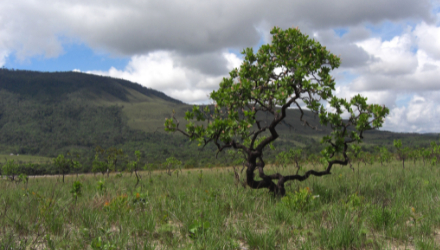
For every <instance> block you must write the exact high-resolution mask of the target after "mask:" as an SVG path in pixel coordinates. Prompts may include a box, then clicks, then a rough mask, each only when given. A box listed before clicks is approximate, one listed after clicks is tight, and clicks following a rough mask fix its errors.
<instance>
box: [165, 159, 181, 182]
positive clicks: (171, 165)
mask: <svg viewBox="0 0 440 250" xmlns="http://www.w3.org/2000/svg"><path fill="white" fill-rule="evenodd" d="M164 165H165V172H166V173H167V174H168V175H169V176H171V175H172V174H173V172H175V171H176V174H177V177H179V171H182V170H181V167H182V162H181V161H179V160H177V159H176V158H174V156H172V157H169V158H167V159H166V161H165V163H164Z"/></svg>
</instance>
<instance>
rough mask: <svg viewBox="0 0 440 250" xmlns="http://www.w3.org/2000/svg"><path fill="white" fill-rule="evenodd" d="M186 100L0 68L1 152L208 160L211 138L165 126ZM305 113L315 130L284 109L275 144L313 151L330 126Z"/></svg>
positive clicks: (417, 140)
mask: <svg viewBox="0 0 440 250" xmlns="http://www.w3.org/2000/svg"><path fill="white" fill-rule="evenodd" d="M189 108H191V107H190V106H189V105H187V104H184V103H182V102H181V101H179V100H175V99H173V98H171V97H168V96H166V95H165V94H164V93H162V92H159V91H156V90H153V89H149V88H145V87H143V86H141V85H139V84H136V83H132V82H129V81H125V80H121V79H114V78H110V77H102V76H96V75H90V74H84V73H78V72H55V73H44V72H33V71H19V70H8V69H0V154H9V153H13V154H26V155H40V156H49V157H55V156H57V155H58V154H60V153H63V154H65V153H67V152H71V153H79V154H80V155H82V156H83V157H86V158H88V159H91V158H92V157H93V155H94V153H95V152H94V149H95V147H96V146H101V147H102V148H109V147H116V148H121V149H123V150H124V151H125V152H127V154H130V155H131V154H133V152H134V151H135V150H141V151H142V153H143V155H144V156H145V157H146V159H148V160H149V161H150V162H162V161H164V159H165V158H167V157H170V156H175V157H178V158H180V159H182V160H185V161H187V162H190V161H191V159H192V161H194V159H198V161H197V162H198V163H203V162H209V161H212V159H213V158H214V153H213V152H214V151H215V149H214V148H213V146H208V147H207V148H205V149H204V150H200V148H199V147H197V145H196V144H194V143H190V142H188V140H187V139H186V138H183V137H182V136H179V135H173V134H166V133H165V132H164V131H163V122H164V119H165V118H166V117H169V116H170V114H171V112H172V111H173V110H175V111H176V114H184V112H185V111H186V110H187V109H189ZM305 116H306V117H307V119H308V120H309V121H311V122H312V124H313V125H315V126H317V130H313V129H310V128H308V127H305V126H303V125H302V124H301V123H300V122H299V119H298V118H299V113H298V112H297V111H296V110H289V114H288V119H286V121H287V122H286V124H284V126H281V127H280V129H281V133H282V134H284V135H286V136H284V137H282V138H280V140H278V141H277V143H276V148H277V150H283V149H288V148H293V147H302V148H305V149H306V150H308V151H312V152H319V150H320V145H319V140H320V138H321V137H322V135H324V134H326V133H328V132H329V130H328V128H326V127H322V126H320V125H319V120H318V118H316V117H315V118H314V117H313V115H312V114H311V113H306V114H305ZM180 119H181V120H183V118H182V117H180ZM259 119H261V120H264V117H260V118H259ZM436 138H437V136H436V135H418V134H412V135H411V134H395V133H391V132H381V131H373V132H370V133H368V134H367V136H366V144H365V146H366V147H367V148H368V147H371V146H374V145H377V144H384V145H388V146H392V145H391V143H392V140H393V139H403V140H404V142H405V140H406V142H405V143H406V145H413V146H414V145H428V144H429V141H430V140H436ZM384 139H386V140H384ZM268 154H269V155H271V154H273V155H275V152H274V153H271V152H268ZM219 161H226V159H223V160H222V158H221V157H220V159H219ZM193 164H195V162H193Z"/></svg>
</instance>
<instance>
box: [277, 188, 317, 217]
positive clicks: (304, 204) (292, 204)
mask: <svg viewBox="0 0 440 250" xmlns="http://www.w3.org/2000/svg"><path fill="white" fill-rule="evenodd" d="M315 198H317V197H314V196H313V195H312V192H311V191H310V189H309V188H308V187H306V188H301V189H300V190H299V191H296V192H295V193H293V194H287V195H286V196H284V197H283V198H281V203H280V204H279V205H280V206H284V207H287V208H289V209H291V210H294V211H308V210H309V209H311V208H312V207H313V205H314V203H313V200H314V199H315Z"/></svg>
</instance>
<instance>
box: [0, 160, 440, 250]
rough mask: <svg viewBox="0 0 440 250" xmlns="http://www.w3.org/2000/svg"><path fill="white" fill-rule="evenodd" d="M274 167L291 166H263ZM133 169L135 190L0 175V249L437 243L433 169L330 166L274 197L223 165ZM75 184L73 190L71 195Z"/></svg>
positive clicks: (93, 179) (127, 182)
mask: <svg viewBox="0 0 440 250" xmlns="http://www.w3.org/2000/svg"><path fill="white" fill-rule="evenodd" d="M308 167H310V166H308ZM317 167H318V166H317ZM275 171H280V172H284V173H287V172H289V171H294V170H291V169H289V168H287V169H283V168H280V169H277V168H275V167H270V168H269V170H268V171H267V172H268V173H269V172H275ZM141 176H142V180H141V182H140V184H139V185H138V186H137V187H135V184H136V179H135V176H134V175H132V176H131V175H130V174H129V173H124V174H123V176H122V177H117V176H116V175H110V177H109V178H107V177H105V176H102V175H100V174H97V175H96V176H93V175H80V176H79V177H78V178H77V177H76V176H68V177H66V182H65V183H64V184H63V183H62V182H61V179H60V178H54V177H52V178H41V177H40V178H33V177H31V178H30V179H29V183H28V184H27V186H26V185H25V184H23V183H13V182H11V181H8V180H6V179H2V180H0V188H1V190H2V192H1V193H0V204H1V205H0V225H1V226H0V248H1V249H26V247H28V249H45V248H46V249H244V248H246V249H387V248H388V249H390V248H392V247H401V246H410V247H413V248H416V249H436V248H438V247H439V243H440V242H438V237H437V236H436V235H437V232H438V229H440V206H439V199H440V195H439V188H440V183H439V181H438V179H439V177H440V172H439V170H438V168H437V167H424V166H422V164H419V163H417V164H416V165H414V164H413V163H411V164H409V166H407V167H406V168H405V169H402V168H401V165H400V163H399V162H393V163H391V164H388V166H383V167H381V166H380V165H379V164H375V165H372V166H371V165H367V166H364V164H361V165H360V167H359V169H358V168H357V165H356V166H355V169H354V171H353V170H352V169H350V168H348V167H339V166H337V167H336V168H335V169H334V170H333V174H332V175H329V176H324V177H320V178H319V177H311V178H309V179H308V180H306V181H304V182H301V183H300V182H292V183H291V184H290V185H288V187H287V191H288V196H286V197H285V198H282V199H279V198H274V197H273V196H272V195H271V194H269V193H268V192H267V190H265V189H262V190H252V189H249V188H243V186H242V185H241V184H240V183H236V182H235V180H234V173H233V170H232V169H215V168H214V169H204V170H202V172H201V171H200V170H196V169H194V170H186V171H183V172H182V173H180V174H179V176H178V177H177V175H176V174H173V175H172V176H168V175H167V174H166V173H164V172H153V173H151V175H150V174H149V173H148V172H141ZM75 181H79V182H81V184H82V186H81V192H80V193H81V195H77V196H75V195H74V193H73V192H71V191H72V187H73V184H74V182H75ZM236 184H237V185H236ZM77 191H78V190H77ZM75 200H76V203H75Z"/></svg>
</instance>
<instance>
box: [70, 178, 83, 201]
mask: <svg viewBox="0 0 440 250" xmlns="http://www.w3.org/2000/svg"><path fill="white" fill-rule="evenodd" d="M82 186H83V185H82V183H81V182H80V181H74V182H73V184H72V188H71V189H70V193H71V194H72V196H73V198H75V202H76V201H77V200H78V197H79V196H81V195H82Z"/></svg>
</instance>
